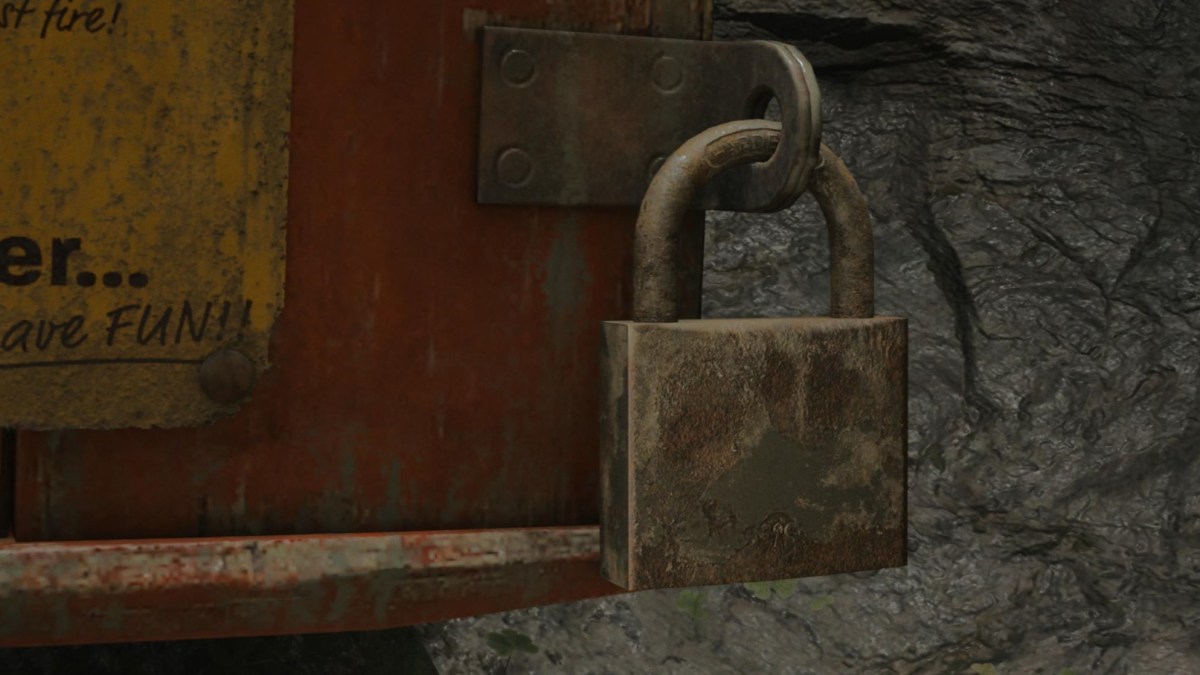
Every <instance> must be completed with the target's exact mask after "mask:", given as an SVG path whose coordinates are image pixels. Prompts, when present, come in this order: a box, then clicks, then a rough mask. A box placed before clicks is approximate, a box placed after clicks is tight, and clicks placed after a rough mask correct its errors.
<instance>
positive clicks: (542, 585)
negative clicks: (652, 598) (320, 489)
mask: <svg viewBox="0 0 1200 675" xmlns="http://www.w3.org/2000/svg"><path fill="white" fill-rule="evenodd" d="M598 556H599V533H598V531H597V529H596V528H595V527H578V528H546V529H523V530H493V531H484V532H407V533H402V534H361V535H340V536H329V535H326V536H299V537H271V538H240V539H238V538H230V539H195V540H177V541H126V542H83V543H63V544H13V543H11V542H10V543H7V544H5V543H0V646H4V647H12V646H23V645H31V644H41V645H45V644H59V643H71V642H78V641H79V638H80V636H85V638H86V641H88V642H111V641H129V640H139V641H141V640H159V639H181V638H200V637H223V636H229V635H259V634H275V633H298V632H318V631H328V630H334V629H337V630H355V629H367V628H381V627H391V626H401V625H409V624H414V623H420V622H427V621H438V620H443V619H447V618H451V617H455V616H460V615H463V614H473V613H486V612H490V611H499V610H501V609H509V608H514V607H525V606H530V605H536V604H539V603H545V602H552V601H554V600H555V599H557V597H558V596H559V593H561V590H560V588H561V586H562V585H564V584H571V585H572V586H573V588H572V596H573V597H588V596H594V595H603V594H606V593H611V592H613V591H616V590H618V589H615V588H614V587H613V586H611V585H610V584H607V583H605V582H603V581H602V580H600V579H599V576H598V575H597V573H596V564H597V562H596V561H597V558H598Z"/></svg>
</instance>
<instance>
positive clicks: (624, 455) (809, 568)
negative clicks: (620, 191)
mask: <svg viewBox="0 0 1200 675" xmlns="http://www.w3.org/2000/svg"><path fill="white" fill-rule="evenodd" d="M780 134H781V131H780V126H779V125H778V124H777V123H773V122H767V121H764V120H750V121H743V122H734V123H730V124H725V125H721V126H718V127H714V128H713V129H710V130H708V131H706V132H704V133H702V134H700V135H698V136H696V137H695V138H693V139H692V140H691V141H688V142H687V143H685V144H684V145H683V146H682V147H681V148H680V149H679V150H678V151H677V152H676V153H675V154H674V155H672V156H671V157H670V158H669V159H668V160H667V161H666V163H665V164H664V165H663V168H662V169H661V170H660V171H659V172H658V174H657V175H656V177H655V179H654V181H653V183H652V184H651V186H650V189H649V190H648V192H647V193H646V198H645V201H644V202H643V203H642V210H641V214H640V216H639V218H638V222H637V234H636V244H635V249H634V251H635V252H634V256H635V263H634V264H635V271H634V320H633V321H610V322H605V323H604V326H603V328H604V337H603V345H604V348H603V366H602V367H603V371H602V378H603V382H604V387H605V391H604V392H603V394H602V395H603V410H602V438H601V445H602V481H603V485H602V492H603V505H602V509H603V511H602V519H603V526H602V529H601V532H602V550H603V556H602V569H603V573H604V576H605V577H606V578H607V579H608V580H609V581H611V582H613V583H616V584H618V585H620V586H623V587H625V588H627V589H631V590H638V589H643V588H660V587H678V586H702V585H709V584H728V583H738V582H747V581H766V580H773V579H786V578H793V577H802V576H814V575H824V574H836V573H842V572H853V571H861V570H868V569H879V568H884V567H896V566H901V565H904V564H905V561H906V550H905V536H906V508H905V497H906V494H905V491H906V484H905V448H906V434H907V399H908V396H907V382H908V378H907V370H908V363H907V361H908V327H907V322H906V320H905V319H903V318H896V317H873V313H874V310H873V304H874V270H873V265H874V245H873V233H872V227H871V220H870V214H869V212H868V210H867V205H866V201H865V199H864V198H863V196H862V194H861V193H860V192H859V189H858V186H857V184H856V183H855V181H854V178H853V177H852V176H851V175H850V173H849V171H847V169H846V167H845V165H844V164H843V163H842V162H841V160H839V159H838V158H837V156H836V155H834V154H833V153H832V152H831V151H830V150H829V149H828V148H826V147H824V146H822V147H821V164H820V166H819V167H818V168H817V169H816V171H815V173H814V175H813V179H812V181H811V183H810V185H809V191H811V192H812V193H813V195H814V196H815V197H816V199H817V202H818V203H819V205H820V207H821V210H822V212H823V213H824V215H825V219H826V222H827V225H828V228H829V240H830V246H831V249H832V250H831V262H832V266H831V267H832V270H831V277H832V279H831V291H832V293H831V296H832V297H831V311H830V316H829V317H805V318H756V319H717V320H692V321H686V320H685V321H678V320H677V317H678V315H677V309H676V307H677V302H676V289H677V287H678V285H677V281H676V279H677V265H678V263H677V256H676V255H674V252H673V245H674V242H675V241H676V240H677V237H678V233H679V228H680V226H681V224H682V222H683V215H684V213H685V211H686V210H687V209H688V208H690V206H691V204H692V203H693V199H694V196H695V195H696V193H697V190H698V189H699V187H700V186H702V185H703V184H704V183H705V182H706V181H707V180H709V179H710V178H711V177H712V176H713V175H715V174H716V173H718V172H720V171H721V170H723V169H726V168H728V167H731V166H734V165H738V164H745V163H749V162H753V161H762V160H765V159H767V158H768V157H770V156H771V154H772V152H773V151H774V149H775V147H776V146H777V145H778V142H779V138H780Z"/></svg>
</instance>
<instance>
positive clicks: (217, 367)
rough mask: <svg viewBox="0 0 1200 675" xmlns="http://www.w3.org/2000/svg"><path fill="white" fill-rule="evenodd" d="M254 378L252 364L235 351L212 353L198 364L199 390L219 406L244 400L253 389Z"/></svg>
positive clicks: (225, 350) (255, 374)
mask: <svg viewBox="0 0 1200 675" xmlns="http://www.w3.org/2000/svg"><path fill="white" fill-rule="evenodd" d="M256 378H257V373H256V372H255V370H254V362H253V361H251V360H250V357H248V356H246V355H245V354H243V353H241V352H239V351H237V350H236V349H222V350H219V351H216V352H213V353H212V354H210V355H209V356H208V358H206V359H204V363H202V364H200V388H201V389H202V390H203V391H204V394H205V395H206V396H208V398H209V399H211V400H212V401H213V402H214V403H218V404H220V405H230V404H233V403H237V402H238V401H241V400H242V399H244V398H246V396H248V395H249V394H250V391H251V390H252V389H254V383H255V380H256Z"/></svg>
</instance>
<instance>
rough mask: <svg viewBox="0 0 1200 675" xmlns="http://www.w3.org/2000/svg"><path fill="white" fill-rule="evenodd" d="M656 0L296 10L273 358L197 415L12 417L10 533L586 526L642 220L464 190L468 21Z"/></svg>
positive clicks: (648, 16)
mask: <svg viewBox="0 0 1200 675" xmlns="http://www.w3.org/2000/svg"><path fill="white" fill-rule="evenodd" d="M672 4H673V5H674V6H675V7H676V8H677V9H675V10H672V11H675V12H677V13H678V15H680V16H684V15H689V14H688V13H689V12H692V11H693V9H694V7H695V6H693V5H689V4H687V3H682V4H679V3H672ZM656 7H657V9H655V8H656ZM665 7H666V5H665V4H663V5H661V6H660V4H659V3H645V2H638V3H600V4H598V3H595V2H590V1H584V0H578V1H574V2H553V3H546V2H543V1H541V0H495V1H493V2H488V3H479V2H466V1H465V0H464V1H462V2H438V3H415V4H414V3H383V4H380V3H374V2H369V1H368V0H353V1H347V2H338V3H301V4H298V5H297V7H296V23H295V65H294V76H295V83H294V97H293V124H292V135H291V140H290V146H291V178H290V184H291V190H290V207H289V223H288V231H287V236H288V269H287V274H288V278H287V283H288V298H289V300H288V307H287V310H286V311H285V312H284V313H283V315H282V316H281V317H280V320H279V323H278V325H277V328H276V330H275V333H274V337H273V342H272V347H271V348H272V354H273V357H272V359H273V361H274V363H275V367H273V368H272V369H271V370H270V371H268V372H267V373H266V374H265V375H264V376H263V377H262V378H261V379H260V380H259V381H258V383H257V385H256V387H255V391H254V395H253V397H252V399H251V401H250V402H249V403H248V404H247V405H246V406H245V407H244V408H243V409H242V411H241V412H239V413H238V415H236V416H234V417H232V418H230V419H226V420H223V421H221V422H219V423H217V424H215V425H212V426H209V427H205V428H200V429H193V430H174V431H165V430H151V431H112V432H82V431H65V432H59V433H48V434H42V433H29V432H24V433H22V434H21V435H20V447H19V448H18V453H19V455H20V456H19V458H18V462H17V471H18V485H17V512H16V513H17V515H16V533H17V537H18V539H20V540H23V541H34V540H80V539H110V538H141V537H180V536H222V535H263V534H292V533H320V532H386V531H402V530H429V529H455V528H488V527H524V526H552V525H595V524H597V523H598V522H599V513H598V505H599V490H598V486H599V478H598V476H597V471H596V461H597V457H598V442H597V440H596V439H597V435H598V421H597V419H596V410H597V408H598V405H599V385H598V379H599V378H598V371H599V365H598V363H597V359H596V354H597V350H598V349H599V341H600V336H599V331H598V330H597V329H596V327H597V323H598V322H599V321H601V320H603V319H606V318H612V317H622V316H628V315H629V314H628V313H629V302H630V300H629V295H630V291H629V282H628V279H629V274H630V259H631V253H630V251H631V248H632V231H633V223H634V220H635V218H636V214H635V212H634V210H632V209H609V210H590V211H585V210H565V209H543V208H518V207H512V206H480V205H477V204H476V203H475V194H474V190H475V161H476V153H477V144H476V139H475V131H476V129H477V128H478V110H479V100H478V96H479V71H478V68H479V63H480V53H479V44H480V36H479V34H478V30H477V29H478V28H479V26H480V24H481V22H485V23H492V22H497V23H498V22H504V23H508V24H524V25H529V26H539V27H557V28H570V29H580V30H584V29H592V30H622V31H625V32H629V33H636V34H652V33H655V32H656V31H657V30H658V29H657V28H656V27H655V26H654V25H652V24H651V23H650V21H652V20H653V19H654V18H655V17H659V16H662V15H663V14H664V12H665V13H668V14H669V13H671V12H670V11H668V10H666V9H664V8H665ZM690 8H691V9H690ZM690 16H692V18H693V19H695V23H694V28H695V31H694V32H688V33H686V34H676V35H674V36H675V37H693V38H695V37H701V30H700V29H701V28H702V27H703V25H704V21H703V18H704V13H703V12H699V13H697V14H694V15H690ZM688 25H693V24H691V23H689V24H688ZM699 225H700V221H699V219H698V218H693V219H692V221H691V224H690V225H689V227H688V229H687V232H686V234H685V238H686V239H687V243H685V245H684V251H685V253H684V254H685V255H686V256H687V257H688V258H689V260H690V262H689V264H688V266H687V267H688V270H689V271H688V273H687V274H686V275H685V279H684V282H683V283H685V284H686V285H687V292H686V293H685V294H683V296H682V297H681V303H683V304H685V305H686V309H685V310H684V314H685V315H687V316H692V317H694V316H697V314H698V307H699V264H700V253H701V250H702V237H703V230H702V228H701V227H699ZM559 588H560V590H561V591H562V596H561V597H562V598H564V599H565V598H569V597H572V594H573V593H574V590H573V589H572V588H571V586H570V585H569V584H563V585H561V586H560V587H559Z"/></svg>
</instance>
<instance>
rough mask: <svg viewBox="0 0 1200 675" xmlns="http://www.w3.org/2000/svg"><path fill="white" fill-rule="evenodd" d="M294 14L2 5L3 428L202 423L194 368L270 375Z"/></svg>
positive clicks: (262, 9) (277, 9)
mask: <svg viewBox="0 0 1200 675" xmlns="http://www.w3.org/2000/svg"><path fill="white" fill-rule="evenodd" d="M39 5H40V6H39ZM292 5H293V3H292V0H275V1H272V2H266V3H263V2H259V3H254V2H248V1H247V0H210V1H208V2H206V3H205V4H204V10H203V11H197V9H196V3H194V2H191V1H190V0H156V1H155V2H113V1H101V0H96V1H93V2H89V3H75V4H73V5H72V4H71V3H67V2H56V3H48V2H43V3H36V2H34V3H30V2H24V3H20V2H6V3H4V4H3V10H2V13H3V16H2V17H0V19H2V20H0V33H2V35H3V37H2V39H0V64H3V66H4V67H3V68H0V109H3V110H4V111H5V119H6V121H7V123H6V124H5V130H4V143H3V149H2V152H3V163H2V164H0V208H3V211H4V214H5V221H4V233H3V235H0V389H2V390H3V391H4V392H5V395H4V396H2V397H0V424H2V425H6V426H14V427H15V426H19V427H23V428H29V429H58V428H88V429H111V428H125V427H143V428H148V427H179V426H195V425H198V424H205V423H208V422H211V421H212V420H213V419H215V418H217V417H219V416H222V415H229V414H231V413H233V412H235V411H236V410H237V405H236V404H237V402H238V400H240V399H241V398H242V397H238V399H237V400H233V401H216V400H214V399H212V398H211V397H208V396H206V395H205V393H204V392H203V391H202V390H201V387H200V385H199V383H198V380H197V370H198V369H199V368H200V363H201V362H202V361H203V360H204V358H205V357H207V356H208V355H209V354H211V353H212V352H214V351H217V350H219V349H223V348H236V349H237V350H239V352H241V353H242V354H245V355H246V356H247V357H249V358H250V360H251V365H252V366H253V367H254V368H255V369H256V370H258V371H261V370H265V369H266V368H267V367H268V366H269V359H268V345H269V341H270V338H271V330H272V327H273V326H274V323H275V320H276V318H277V317H278V315H279V313H280V311H281V309H282V307H283V295H284V289H283V284H284V260H285V255H284V221H285V218H286V208H287V168H288V144H287V133H288V123H289V119H290V114H289V98H290V92H291V81H292V78H291V64H292Z"/></svg>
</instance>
